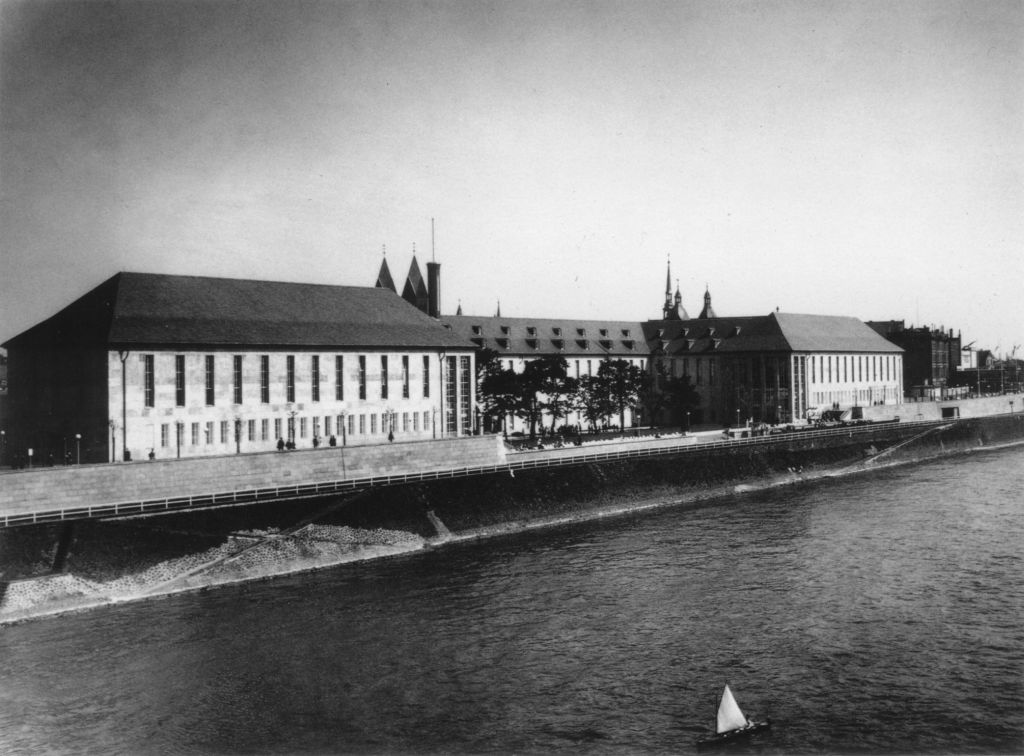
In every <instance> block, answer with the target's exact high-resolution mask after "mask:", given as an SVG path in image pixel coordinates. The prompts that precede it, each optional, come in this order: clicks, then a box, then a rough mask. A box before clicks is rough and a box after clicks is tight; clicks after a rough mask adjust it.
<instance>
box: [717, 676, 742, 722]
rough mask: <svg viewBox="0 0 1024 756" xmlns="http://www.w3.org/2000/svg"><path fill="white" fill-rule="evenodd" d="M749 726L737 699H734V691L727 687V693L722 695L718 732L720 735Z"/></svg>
mask: <svg viewBox="0 0 1024 756" xmlns="http://www.w3.org/2000/svg"><path fill="white" fill-rule="evenodd" d="M747 724H748V723H747V718H746V717H745V716H743V712H742V711H740V707H739V705H738V704H737V703H736V699H735V698H733V697H732V691H731V690H729V686H728V685H726V686H725V692H724V693H722V702H721V703H720V704H719V705H718V729H717V731H718V732H720V733H722V732H731V731H732V730H738V729H739V728H741V727H746V726H747Z"/></svg>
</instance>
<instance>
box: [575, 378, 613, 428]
mask: <svg viewBox="0 0 1024 756" xmlns="http://www.w3.org/2000/svg"><path fill="white" fill-rule="evenodd" d="M598 373H599V374H598V375H581V376H580V378H579V380H578V381H577V385H576V393H575V395H574V396H573V409H575V410H577V411H578V412H579V413H580V414H581V415H583V417H584V419H586V421H587V423H589V425H590V428H591V429H592V430H596V429H597V428H598V426H599V425H600V424H601V422H602V421H603V420H604V419H605V418H607V417H608V416H609V415H610V414H611V413H612V403H611V400H610V398H609V394H608V382H607V381H606V380H602V378H601V377H600V371H598Z"/></svg>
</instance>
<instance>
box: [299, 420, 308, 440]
mask: <svg viewBox="0 0 1024 756" xmlns="http://www.w3.org/2000/svg"><path fill="white" fill-rule="evenodd" d="M305 437H306V418H304V417H300V418H299V438H305Z"/></svg>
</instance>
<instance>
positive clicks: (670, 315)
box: [661, 258, 690, 320]
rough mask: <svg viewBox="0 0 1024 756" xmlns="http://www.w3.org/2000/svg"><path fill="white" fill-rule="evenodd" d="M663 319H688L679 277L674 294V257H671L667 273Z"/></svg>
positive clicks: (662, 310) (662, 311)
mask: <svg viewBox="0 0 1024 756" xmlns="http://www.w3.org/2000/svg"><path fill="white" fill-rule="evenodd" d="M661 317H662V319H663V320H688V319H689V317H690V316H689V315H687V314H686V310H685V309H683V295H682V292H680V290H679V279H678V278H677V279H676V293H675V296H674V297H673V296H672V259H671V258H669V263H668V269H667V271H666V274H665V305H664V307H662V308H661Z"/></svg>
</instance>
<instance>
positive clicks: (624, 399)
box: [597, 360, 644, 430]
mask: <svg viewBox="0 0 1024 756" xmlns="http://www.w3.org/2000/svg"><path fill="white" fill-rule="evenodd" d="M597 376H598V379H599V380H601V381H602V382H603V383H604V388H605V391H606V392H607V396H608V402H609V405H610V406H611V408H612V409H613V410H615V409H617V410H618V412H619V428H620V429H621V430H625V429H626V407H630V408H635V407H636V405H637V403H638V402H639V401H640V389H641V387H642V386H643V377H644V371H643V370H641V369H640V368H638V367H637V366H636V365H633V364H631V363H630V362H629V361H628V360H604V361H603V362H602V363H601V365H600V367H598V369H597ZM609 414H610V413H609Z"/></svg>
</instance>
